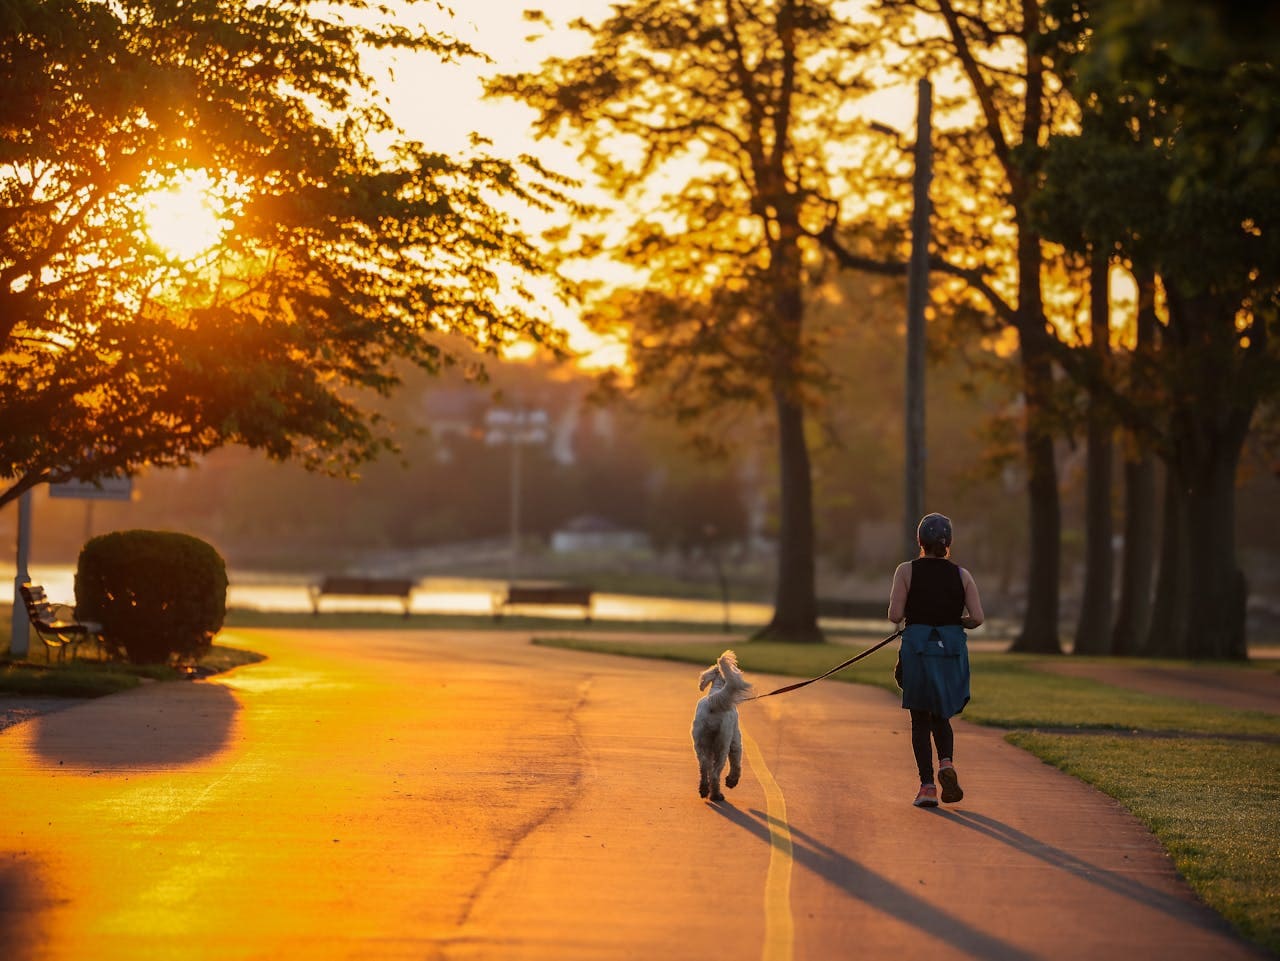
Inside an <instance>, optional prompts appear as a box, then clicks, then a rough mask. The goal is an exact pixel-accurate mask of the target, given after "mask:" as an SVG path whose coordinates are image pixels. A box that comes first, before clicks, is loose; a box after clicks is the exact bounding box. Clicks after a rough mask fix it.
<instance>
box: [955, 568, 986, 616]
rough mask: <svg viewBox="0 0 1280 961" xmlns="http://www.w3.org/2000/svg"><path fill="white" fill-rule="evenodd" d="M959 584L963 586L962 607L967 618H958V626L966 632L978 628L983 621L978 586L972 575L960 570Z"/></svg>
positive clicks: (962, 569)
mask: <svg viewBox="0 0 1280 961" xmlns="http://www.w3.org/2000/svg"><path fill="white" fill-rule="evenodd" d="M960 583H962V584H963V585H964V607H965V611H966V612H967V616H965V617H962V618H960V626H961V627H963V628H965V629H966V630H972V629H973V628H975V627H978V626H979V625H980V624H981V623H982V622H983V621H984V620H985V619H986V617H985V615H984V614H983V612H982V598H981V597H979V596H978V584H977V582H976V581H975V580H974V579H973V575H972V574H970V573H969V572H968V571H966V570H965V569H964V568H963V567H962V568H960Z"/></svg>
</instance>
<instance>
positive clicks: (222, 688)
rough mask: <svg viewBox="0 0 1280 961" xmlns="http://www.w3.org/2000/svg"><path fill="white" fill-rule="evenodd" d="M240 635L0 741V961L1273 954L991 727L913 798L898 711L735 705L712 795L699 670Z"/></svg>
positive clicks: (801, 703)
mask: <svg viewBox="0 0 1280 961" xmlns="http://www.w3.org/2000/svg"><path fill="white" fill-rule="evenodd" d="M227 641H228V642H230V643H235V640H234V639H233V638H227ZM243 644H244V646H249V647H252V648H253V649H255V650H259V651H262V652H263V653H265V654H267V655H268V657H269V659H268V660H267V661H266V662H264V663H261V664H255V665H251V666H247V667H244V668H241V669H238V670H237V671H234V672H232V673H231V674H229V675H226V676H223V677H220V678H217V679H215V680H213V681H205V682H195V683H191V684H177V683H175V684H163V685H150V686H148V687H145V688H142V689H139V690H135V691H131V692H128V693H125V694H120V695H114V696H112V697H108V698H102V699H99V700H97V701H93V702H88V703H85V704H82V705H79V706H76V707H73V708H70V709H67V710H63V711H59V712H57V713H53V714H48V715H45V716H43V717H39V718H36V719H33V720H28V721H25V722H23V723H20V724H18V725H16V726H14V727H12V728H10V729H8V730H7V731H5V732H4V733H3V734H0V785H3V792H4V794H3V798H4V800H3V803H4V806H5V811H4V814H3V815H2V816H0V957H2V958H4V959H5V961H84V959H92V961H115V959H130V961H133V959H150V958H181V959H184V961H185V959H192V961H202V959H246V961H248V959H289V958H306V959H307V961H326V959H339V958H340V959H348V958H350V959H355V958H361V959H383V958H386V959H399V958H406V959H407V958H413V959H416V961H422V959H446V961H455V959H456V961H466V959H485V961H488V959H495V961H499V959H500V961H508V959H510V961H518V959H540V961H573V959H582V961H608V959H631V958H634V959H644V961H651V959H657V958H662V959H672V961H683V959H695V958H697V959H701V958H705V957H708V956H714V957H725V958H753V959H754V958H763V959H765V961H795V959H814V961H827V959H831V958H858V959H873V961H875V959H881V958H883V959H892V961H914V959H920V961H926V959H927V961H952V959H968V961H1033V959H1034V961H1041V959H1043V961H1056V959H1062V961H1075V959H1088V961H1112V959H1115V961H1120V959H1123V961H1131V959H1133V958H1135V957H1139V958H1148V957H1158V958H1161V961H1170V959H1173V961H1179V959H1185V961H1210V959H1212V961H1237V959H1239V961H1244V959H1255V961H1256V959H1257V958H1259V957H1261V955H1260V954H1259V953H1258V952H1256V951H1254V950H1252V949H1251V948H1249V947H1248V946H1246V945H1244V944H1243V943H1241V942H1240V941H1239V940H1238V939H1236V938H1235V937H1234V936H1233V935H1232V934H1231V933H1230V932H1229V931H1228V930H1227V929H1226V927H1225V925H1224V923H1223V922H1222V921H1221V920H1220V919H1219V918H1217V916H1216V915H1214V914H1213V913H1212V912H1210V911H1209V910H1208V909H1206V908H1205V907H1204V906H1203V905H1201V904H1200V903H1199V902H1198V901H1197V900H1196V899H1195V897H1194V896H1193V895H1192V894H1191V892H1190V891H1189V889H1188V888H1187V887H1186V885H1185V884H1183V883H1182V881H1181V880H1180V879H1179V878H1178V877H1177V875H1176V873H1175V872H1174V870H1173V868H1172V865H1171V864H1170V862H1169V859H1168V858H1167V857H1166V856H1165V854H1164V853H1163V851H1162V850H1161V849H1160V848H1159V846H1158V844H1157V843H1156V842H1155V840H1154V839H1153V838H1152V836H1151V835H1150V834H1149V833H1148V832H1147V831H1145V830H1144V829H1143V828H1142V827H1141V826H1140V825H1138V824H1137V823H1136V822H1135V821H1134V820H1133V819H1132V818H1131V817H1129V816H1128V815H1127V814H1126V813H1125V812H1124V811H1123V810H1122V809H1121V808H1120V807H1119V806H1118V805H1117V804H1116V803H1114V802H1113V801H1111V800H1110V799H1108V798H1106V797H1104V796H1102V795H1100V794H1098V793H1097V792H1095V791H1093V790H1091V789H1090V788H1088V787H1086V786H1085V785H1083V784H1082V783H1081V782H1079V781H1076V780H1075V779H1073V778H1070V777H1068V776H1066V775H1064V774H1062V773H1060V772H1058V771H1057V770H1055V769H1053V768H1050V767H1048V766H1047V765H1044V764H1042V763H1041V762H1039V761H1037V760H1036V759H1035V758H1033V757H1031V756H1030V755H1028V754H1026V753H1024V752H1022V751H1019V750H1017V749H1015V748H1013V747H1011V746H1009V745H1008V744H1006V743H1005V742H1004V741H1003V740H1002V738H1001V735H1000V733H999V732H997V731H992V730H987V729H983V728H978V727H973V726H969V725H965V724H963V723H961V724H959V725H958V728H957V732H958V745H959V746H958V750H957V763H958V764H960V766H961V772H962V777H963V782H964V786H965V789H966V791H967V797H966V798H965V800H964V801H963V802H961V803H960V804H959V805H955V806H950V807H946V808H942V809H938V810H936V811H921V810H917V809H915V808H912V807H911V805H910V803H909V800H910V798H911V796H912V794H913V793H914V785H913V783H912V782H913V780H914V778H913V770H912V763H911V759H910V748H909V745H908V734H907V729H906V724H905V723H904V722H905V715H904V714H903V712H902V711H901V710H899V709H898V708H897V707H896V705H895V702H894V698H892V697H891V696H890V695H888V694H887V693H886V692H884V691H879V690H875V689H872V688H867V687H860V686H857V685H845V684H831V685H814V686H813V687H812V688H808V689H806V691H805V693H804V695H796V696H794V697H790V698H778V699H771V700H769V701H762V702H758V703H756V704H753V705H750V706H748V707H745V708H744V731H745V733H746V741H747V756H748V765H747V772H746V775H745V776H744V779H743V782H742V784H741V785H739V787H738V788H737V789H736V790H735V791H733V792H730V796H729V801H728V803H725V804H723V805H712V804H709V803H707V802H704V801H702V800H701V799H699V798H698V797H697V794H696V790H695V788H696V767H695V765H694V761H693V756H692V750H691V748H690V745H689V740H688V728H689V720H690V717H691V714H692V709H693V704H694V701H695V699H696V697H697V690H696V677H697V671H696V670H695V669H692V668H690V667H688V666H682V665H676V664H664V663H656V662H649V661H643V660H634V659H625V658H612V657H606V656H601V655H591V654H578V653H572V652H567V651H557V650H549V649H544V648H534V647H532V646H530V645H529V644H527V643H526V642H525V638H524V637H522V636H520V635H514V634H500V633H486V634H457V633H446V632H408V631H398V632H386V633H381V634H377V633H370V634H363V635H360V636H359V637H356V636H354V635H343V634H336V633H332V634H331V633H327V632H319V631H316V632H308V631H299V632H285V631H273V632H254V633H253V635H252V636H249V635H248V634H247V633H246V634H245V635H244V638H243ZM755 680H756V681H757V682H758V683H759V684H760V686H761V687H762V688H765V689H767V688H768V687H771V686H775V685H776V684H777V683H782V682H783V679H781V678H771V677H767V676H761V677H757V678H755Z"/></svg>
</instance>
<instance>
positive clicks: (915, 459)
mask: <svg viewBox="0 0 1280 961" xmlns="http://www.w3.org/2000/svg"><path fill="white" fill-rule="evenodd" d="M932 110H933V95H932V86H931V85H930V83H929V80H928V79H927V78H922V79H921V80H920V85H919V88H918V106H917V112H916V144H915V171H914V174H913V176H912V195H913V197H912V210H911V262H910V266H909V269H908V271H907V374H906V431H905V441H906V469H905V473H904V488H903V493H904V495H905V497H904V504H903V508H904V514H905V518H904V521H905V535H906V537H905V545H906V556H907V557H908V558H912V557H915V556H916V555H917V554H918V553H919V549H918V547H917V546H916V524H917V523H919V521H920V518H921V516H922V515H923V514H924V478H925V433H924V380H925V377H924V359H925V316H924V312H925V307H926V306H927V305H928V303H929V231H930V228H929V215H930V213H931V207H930V204H929V182H930V180H931V179H932V177H933V143H932V133H931V122H930V115H931V114H932Z"/></svg>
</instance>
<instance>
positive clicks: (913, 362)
mask: <svg viewBox="0 0 1280 961" xmlns="http://www.w3.org/2000/svg"><path fill="white" fill-rule="evenodd" d="M932 91H933V88H932V85H931V84H930V83H929V81H928V79H927V78H925V79H921V80H920V83H919V87H918V88H917V108H916V143H915V147H914V156H915V170H914V172H913V174H912V178H911V184H912V208H911V261H910V264H909V266H908V269H907V370H906V406H905V411H906V421H905V438H904V442H905V446H906V467H905V470H904V476H903V495H904V497H903V500H904V503H903V515H904V517H903V522H904V534H905V538H904V544H905V546H906V556H907V557H908V558H911V557H914V556H915V555H916V554H917V553H918V550H917V546H916V524H917V523H918V522H919V520H920V517H921V515H922V514H923V513H924V477H925V433H924V355H925V317H924V311H925V307H926V306H927V304H928V303H929V214H930V212H931V211H930V205H929V182H930V180H931V179H932V176H933V143H932V135H931V129H932V128H931V122H930V116H931V113H932V109H933V95H932ZM871 128H872V129H873V130H876V131H878V132H880V133H887V134H890V135H893V136H895V137H900V135H899V134H898V131H896V130H894V129H893V128H892V127H888V126H886V125H885V124H881V123H875V122H873V123H872V124H871Z"/></svg>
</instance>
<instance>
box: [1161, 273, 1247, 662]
mask: <svg viewBox="0 0 1280 961" xmlns="http://www.w3.org/2000/svg"><path fill="white" fill-rule="evenodd" d="M1166 287H1167V289H1166V295H1167V299H1168V303H1169V339H1170V341H1171V343H1172V346H1173V349H1174V350H1175V351H1176V353H1177V357H1176V358H1175V359H1176V361H1177V362H1178V363H1177V366H1176V367H1175V369H1176V370H1178V371H1181V372H1182V373H1183V376H1184V377H1185V378H1186V379H1185V380H1184V381H1182V382H1180V383H1179V384H1178V385H1177V387H1178V388H1180V389H1176V390H1175V391H1174V392H1173V396H1172V405H1171V406H1172V410H1173V418H1172V423H1173V428H1174V429H1173V465H1172V469H1173V471H1174V472H1175V473H1176V474H1177V477H1178V481H1179V484H1180V486H1181V487H1182V489H1183V491H1184V492H1185V495H1186V496H1185V500H1184V502H1183V509H1184V524H1185V528H1184V529H1185V530H1186V533H1187V538H1188V543H1189V552H1188V564H1187V573H1188V578H1189V581H1188V587H1189V590H1190V592H1191V597H1190V599H1189V607H1188V610H1187V618H1186V622H1185V633H1184V634H1183V638H1182V642H1181V644H1180V647H1181V648H1182V649H1183V650H1184V651H1185V652H1186V654H1187V656H1190V657H1195V658H1233V659H1244V658H1246V657H1247V656H1248V650H1247V647H1246V643H1245V619H1244V612H1245V600H1246V590H1247V587H1246V584H1245V582H1244V575H1243V574H1242V573H1241V572H1240V570H1239V569H1238V567H1237V564H1236V471H1237V468H1238V467H1239V464H1240V455H1241V452H1242V451H1243V449H1244V441H1245V438H1246V437H1247V436H1248V433H1249V421H1250V420H1251V419H1252V417H1253V411H1254V408H1255V407H1256V406H1257V402H1258V387H1257V382H1256V379H1255V378H1254V377H1250V376H1248V374H1247V373H1246V372H1245V369H1244V367H1243V364H1242V354H1241V351H1240V346H1239V338H1238V336H1237V333H1236V327H1235V313H1236V309H1237V306H1238V305H1236V304H1233V303H1231V302H1230V301H1225V300H1223V299H1220V298H1218V297H1216V296H1215V295H1213V294H1211V293H1210V294H1201V295H1198V296H1190V297H1188V296H1185V295H1184V294H1183V293H1182V292H1181V291H1180V290H1178V289H1177V286H1176V285H1172V284H1171V285H1166ZM1259 336H1260V335H1259ZM1243 357H1244V358H1246V360H1247V357H1248V355H1247V354H1244V355H1243Z"/></svg>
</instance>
